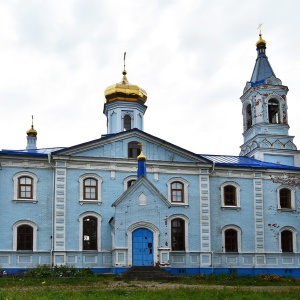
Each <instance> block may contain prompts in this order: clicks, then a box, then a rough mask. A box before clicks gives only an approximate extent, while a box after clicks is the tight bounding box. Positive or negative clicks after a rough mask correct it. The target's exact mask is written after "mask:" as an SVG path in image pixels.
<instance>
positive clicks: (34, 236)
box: [13, 220, 38, 252]
mask: <svg viewBox="0 0 300 300" xmlns="http://www.w3.org/2000/svg"><path fill="white" fill-rule="evenodd" d="M21 226H30V227H31V228H32V249H31V250H29V249H24V250H22V249H20V250H19V249H18V245H19V243H18V241H19V236H18V235H19V231H18V230H19V228H20V227H21ZM37 231H38V227H37V225H36V224H35V223H34V222H32V221H28V220H20V221H17V222H16V223H15V224H14V225H13V250H14V251H23V252H25V251H28V252H34V251H36V250H37Z"/></svg>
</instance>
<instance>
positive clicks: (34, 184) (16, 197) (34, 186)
mask: <svg viewBox="0 0 300 300" xmlns="http://www.w3.org/2000/svg"><path fill="white" fill-rule="evenodd" d="M23 176H27V177H30V178H31V179H32V198H28V199H26V198H19V193H18V189H19V180H18V179H19V178H20V177H23ZM13 182H14V198H13V201H20V202H21V201H22V202H32V203H36V202H37V196H36V194H37V183H38V178H37V176H36V175H35V174H33V173H31V172H18V173H16V174H15V175H14V176H13Z"/></svg>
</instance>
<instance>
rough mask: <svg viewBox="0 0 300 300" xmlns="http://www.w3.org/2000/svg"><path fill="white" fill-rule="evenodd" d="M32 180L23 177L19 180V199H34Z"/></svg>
mask: <svg viewBox="0 0 300 300" xmlns="http://www.w3.org/2000/svg"><path fill="white" fill-rule="evenodd" d="M32 181H33V180H32V178H31V177H28V176H22V177H19V178H18V198H20V199H32V197H33V192H32V191H33V182H32Z"/></svg>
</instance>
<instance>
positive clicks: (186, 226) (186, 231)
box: [168, 214, 190, 252]
mask: <svg viewBox="0 0 300 300" xmlns="http://www.w3.org/2000/svg"><path fill="white" fill-rule="evenodd" d="M174 219H182V220H184V241H185V251H178V252H189V222H190V221H189V218H188V217H187V216H185V215H183V214H176V215H171V216H170V217H169V226H168V227H169V247H170V249H172V241H171V237H172V220H174ZM171 251H172V250H171ZM173 252H176V251H173Z"/></svg>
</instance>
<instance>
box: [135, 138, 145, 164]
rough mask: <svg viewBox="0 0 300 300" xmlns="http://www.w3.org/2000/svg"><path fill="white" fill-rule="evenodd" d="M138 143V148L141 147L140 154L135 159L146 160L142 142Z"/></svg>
mask: <svg viewBox="0 0 300 300" xmlns="http://www.w3.org/2000/svg"><path fill="white" fill-rule="evenodd" d="M138 145H139V146H140V148H141V153H140V155H139V156H138V157H137V160H146V156H145V155H144V153H143V143H142V142H139V143H138Z"/></svg>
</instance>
